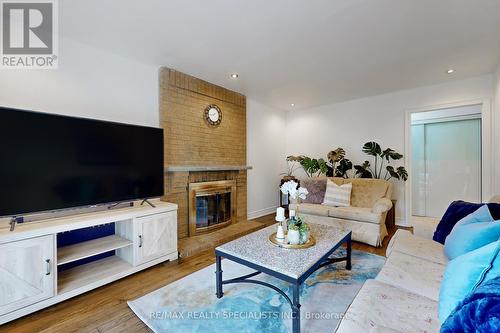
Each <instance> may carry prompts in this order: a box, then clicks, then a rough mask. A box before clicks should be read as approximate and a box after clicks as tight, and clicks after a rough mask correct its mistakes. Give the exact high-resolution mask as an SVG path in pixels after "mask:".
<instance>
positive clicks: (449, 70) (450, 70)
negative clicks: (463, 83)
mask: <svg viewBox="0 0 500 333" xmlns="http://www.w3.org/2000/svg"><path fill="white" fill-rule="evenodd" d="M454 72H455V70H454V69H448V70H447V71H446V73H447V74H453V73H454Z"/></svg>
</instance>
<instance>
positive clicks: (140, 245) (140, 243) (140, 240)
mask: <svg viewBox="0 0 500 333" xmlns="http://www.w3.org/2000/svg"><path fill="white" fill-rule="evenodd" d="M139 247H142V235H139Z"/></svg>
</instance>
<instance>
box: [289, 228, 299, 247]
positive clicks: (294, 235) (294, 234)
mask: <svg viewBox="0 0 500 333" xmlns="http://www.w3.org/2000/svg"><path fill="white" fill-rule="evenodd" d="M288 242H289V243H290V244H291V245H299V244H300V232H299V231H298V230H288Z"/></svg>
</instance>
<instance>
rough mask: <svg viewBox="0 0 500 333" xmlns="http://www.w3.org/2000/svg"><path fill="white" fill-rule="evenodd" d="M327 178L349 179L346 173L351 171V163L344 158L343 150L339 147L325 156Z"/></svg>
mask: <svg viewBox="0 0 500 333" xmlns="http://www.w3.org/2000/svg"><path fill="white" fill-rule="evenodd" d="M327 159H328V162H329V163H327V168H328V170H327V172H326V176H327V177H342V178H349V175H348V174H347V172H348V171H349V170H352V162H351V161H350V160H348V159H347V158H345V150H344V149H343V148H341V147H339V148H337V149H335V150H332V151H330V152H329V153H328V155H327Z"/></svg>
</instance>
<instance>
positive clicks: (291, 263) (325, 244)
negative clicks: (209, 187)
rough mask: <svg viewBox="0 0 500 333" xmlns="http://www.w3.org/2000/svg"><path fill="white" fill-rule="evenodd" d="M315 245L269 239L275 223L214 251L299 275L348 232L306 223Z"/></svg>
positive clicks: (292, 274) (275, 226) (274, 228)
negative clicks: (290, 244)
mask: <svg viewBox="0 0 500 333" xmlns="http://www.w3.org/2000/svg"><path fill="white" fill-rule="evenodd" d="M309 227H310V229H311V235H313V236H314V238H315V239H316V244H315V245H314V246H312V247H310V248H306V249H286V248H281V247H279V246H276V245H274V244H272V243H271V241H269V235H271V234H273V233H274V232H276V229H277V224H274V225H272V226H270V227H267V228H264V229H261V230H259V231H256V232H253V233H251V234H249V235H246V236H243V237H241V238H238V239H236V240H234V241H232V242H229V243H226V244H223V245H221V246H219V247H217V248H216V250H217V251H219V252H222V257H224V255H223V254H224V253H225V254H228V255H232V256H234V257H237V258H241V259H243V260H245V261H248V262H251V263H253V264H256V265H259V266H262V267H265V268H267V269H270V270H273V271H275V272H278V273H281V274H284V275H287V276H289V277H291V278H294V279H298V278H300V277H301V276H302V275H303V274H304V273H305V272H307V270H308V269H309V268H311V267H312V266H313V265H314V264H316V263H317V262H318V261H319V260H320V259H321V257H323V256H324V255H325V254H326V253H327V252H328V251H330V250H331V249H332V248H333V247H335V246H336V245H337V244H338V243H339V242H341V241H342V239H344V237H346V236H347V234H349V232H350V231H345V230H342V229H340V228H337V227H333V226H326V225H320V224H314V223H309Z"/></svg>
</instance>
